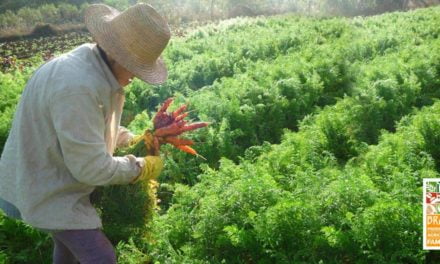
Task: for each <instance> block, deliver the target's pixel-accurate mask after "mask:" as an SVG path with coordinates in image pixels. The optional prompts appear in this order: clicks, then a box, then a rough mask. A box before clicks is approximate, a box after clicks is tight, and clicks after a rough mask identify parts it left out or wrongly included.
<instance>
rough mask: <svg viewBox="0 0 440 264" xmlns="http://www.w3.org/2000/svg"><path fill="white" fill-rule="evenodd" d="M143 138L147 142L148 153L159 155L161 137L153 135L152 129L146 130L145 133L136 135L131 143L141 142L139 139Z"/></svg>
mask: <svg viewBox="0 0 440 264" xmlns="http://www.w3.org/2000/svg"><path fill="white" fill-rule="evenodd" d="M141 140H143V141H144V144H145V148H146V150H147V155H151V156H159V150H160V143H159V139H158V138H157V137H155V136H153V133H152V132H151V131H150V130H145V132H144V134H142V135H137V136H134V137H133V138H132V139H131V141H130V143H129V145H130V146H132V145H135V144H137V143H139V141H141Z"/></svg>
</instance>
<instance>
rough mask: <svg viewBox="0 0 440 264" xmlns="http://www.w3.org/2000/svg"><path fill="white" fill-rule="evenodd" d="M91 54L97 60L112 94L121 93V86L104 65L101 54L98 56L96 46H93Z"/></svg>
mask: <svg viewBox="0 0 440 264" xmlns="http://www.w3.org/2000/svg"><path fill="white" fill-rule="evenodd" d="M92 50H93V53H94V54H95V57H96V59H97V60H98V63H99V66H100V68H101V69H102V70H103V72H104V75H105V78H106V79H107V81H108V83H109V84H110V87H111V89H112V91H113V92H123V89H122V87H121V85H120V84H119V82H118V80H116V78H115V76H114V75H113V73H112V71H111V70H110V68H109V67H108V66H107V64H106V63H105V61H104V59H103V58H102V57H101V54H99V50H98V47H97V46H96V44H94V45H93V48H92Z"/></svg>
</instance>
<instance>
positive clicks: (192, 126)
mask: <svg viewBox="0 0 440 264" xmlns="http://www.w3.org/2000/svg"><path fill="white" fill-rule="evenodd" d="M208 125H209V123H207V122H197V123H192V124H189V125H186V126H184V127H183V128H182V132H185V131H191V130H195V129H198V128H202V127H206V126H208Z"/></svg>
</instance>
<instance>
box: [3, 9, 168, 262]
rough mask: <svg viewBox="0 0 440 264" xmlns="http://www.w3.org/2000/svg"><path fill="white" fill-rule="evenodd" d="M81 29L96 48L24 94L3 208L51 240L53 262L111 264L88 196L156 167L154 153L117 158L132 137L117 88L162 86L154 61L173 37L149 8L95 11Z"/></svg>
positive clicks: (9, 146) (9, 148)
mask: <svg viewBox="0 0 440 264" xmlns="http://www.w3.org/2000/svg"><path fill="white" fill-rule="evenodd" d="M85 23H86V26H87V28H88V29H89V31H90V33H91V34H92V36H93V38H94V39H95V40H96V42H97V44H84V45H81V46H79V47H77V48H76V49H74V50H73V51H71V52H69V53H67V54H64V55H61V56H59V57H57V58H55V59H53V60H51V61H49V62H47V63H46V64H44V65H43V66H41V67H40V68H38V69H37V70H36V72H35V73H34V75H33V76H32V77H31V78H30V80H29V82H28V83H27V85H26V88H25V89H24V91H23V94H22V96H21V100H20V103H19V104H18V106H17V111H16V113H15V116H14V120H13V124H12V129H11V131H10V134H9V138H8V140H7V142H6V145H5V147H4V150H3V154H2V157H1V160H0V198H2V199H0V208H2V209H3V211H5V213H6V214H7V215H8V216H10V217H14V218H18V219H22V220H23V221H24V222H26V223H28V224H29V225H31V226H33V227H36V228H38V229H40V230H43V231H46V232H49V233H50V234H51V235H52V237H53V240H54V253H53V261H54V263H77V261H79V262H80V263H93V264H97V263H106V264H108V263H116V257H115V252H114V249H113V247H112V245H111V243H110V242H109V240H108V239H107V237H106V236H105V235H104V234H103V233H102V231H101V230H100V228H101V227H102V224H101V219H100V218H99V216H98V214H97V212H96V210H95V208H94V207H93V206H92V205H91V203H90V194H91V193H92V192H93V190H94V189H95V187H96V186H104V185H113V184H130V183H133V182H137V181H142V180H143V179H145V178H148V177H150V178H151V177H157V176H158V175H159V174H160V172H161V170H162V166H163V165H162V161H161V159H160V157H159V156H158V151H159V150H158V148H157V146H156V147H155V148H154V147H153V149H154V153H153V155H151V156H147V157H145V158H142V157H138V158H137V157H134V156H132V155H127V156H124V157H113V152H114V149H115V148H116V147H118V146H122V145H127V144H129V141H130V139H131V137H132V136H133V135H132V134H131V133H130V132H129V131H128V130H127V129H124V128H121V127H120V126H119V123H120V119H121V111H122V109H123V104H124V90H123V87H124V86H126V85H127V84H129V83H130V81H131V79H132V78H134V77H138V78H140V79H141V80H144V81H146V82H148V83H151V84H159V83H162V82H164V81H165V80H166V78H167V70H166V67H165V64H164V62H163V60H162V58H161V56H160V54H161V53H162V51H163V50H164V49H165V47H166V46H167V44H168V41H169V39H170V30H169V27H168V25H167V23H166V22H165V20H164V19H163V18H162V17H161V16H160V15H159V14H158V13H157V12H156V11H155V10H154V9H153V8H152V7H151V6H149V5H147V4H137V5H135V6H132V7H130V8H129V9H127V10H126V11H124V12H118V11H117V10H115V9H113V8H111V7H109V6H106V5H103V4H97V5H91V6H90V7H89V8H88V9H87V10H86V12H85ZM155 155H156V156H155Z"/></svg>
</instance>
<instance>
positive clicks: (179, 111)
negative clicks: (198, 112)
mask: <svg viewBox="0 0 440 264" xmlns="http://www.w3.org/2000/svg"><path fill="white" fill-rule="evenodd" d="M185 110H186V105H182V106H181V107H179V108H178V109H177V110H176V111H174V112H173V118H176V117H177V116H178V115H180V114H181V113H183V111H185Z"/></svg>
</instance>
